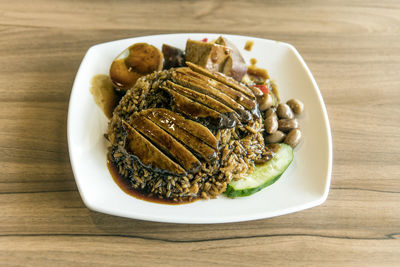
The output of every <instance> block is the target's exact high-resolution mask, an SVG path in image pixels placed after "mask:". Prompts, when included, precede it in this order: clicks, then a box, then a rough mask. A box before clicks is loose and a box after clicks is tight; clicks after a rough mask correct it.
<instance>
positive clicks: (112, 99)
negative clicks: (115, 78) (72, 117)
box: [90, 74, 120, 119]
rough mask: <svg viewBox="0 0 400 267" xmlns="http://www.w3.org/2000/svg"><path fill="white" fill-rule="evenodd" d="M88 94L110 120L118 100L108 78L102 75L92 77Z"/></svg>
mask: <svg viewBox="0 0 400 267" xmlns="http://www.w3.org/2000/svg"><path fill="white" fill-rule="evenodd" d="M90 93H91V94H92V95H93V99H94V101H95V102H96V104H97V105H98V106H99V107H100V108H101V109H102V110H103V112H104V114H105V115H106V116H107V118H109V119H111V117H112V114H113V111H114V109H115V107H116V106H117V105H118V102H119V100H120V98H119V97H118V95H117V93H116V92H115V90H114V87H113V84H112V82H111V80H110V77H109V76H107V75H103V74H98V75H96V76H94V77H93V78H92V81H91V87H90Z"/></svg>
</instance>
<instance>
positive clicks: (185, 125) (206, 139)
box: [143, 109, 217, 162]
mask: <svg viewBox="0 0 400 267" xmlns="http://www.w3.org/2000/svg"><path fill="white" fill-rule="evenodd" d="M143 115H144V116H146V117H147V118H148V119H149V120H151V121H152V122H154V123H156V124H157V125H158V126H160V127H161V128H162V129H164V130H165V131H167V132H168V133H170V134H171V135H172V136H173V137H175V138H176V139H177V140H179V141H180V142H181V143H182V144H184V145H185V146H186V147H188V148H189V149H190V150H191V151H193V152H194V153H195V154H197V155H198V156H200V157H201V158H203V159H205V160H206V161H208V162H211V161H213V160H215V159H216V157H217V153H216V147H217V140H216V138H215V136H214V135H213V134H212V133H211V132H210V131H209V130H208V129H207V128H206V127H204V126H203V125H201V124H200V123H197V122H194V121H190V120H186V119H185V118H183V117H182V116H179V115H178V114H176V113H174V112H172V111H170V110H167V109H148V110H145V111H143Z"/></svg>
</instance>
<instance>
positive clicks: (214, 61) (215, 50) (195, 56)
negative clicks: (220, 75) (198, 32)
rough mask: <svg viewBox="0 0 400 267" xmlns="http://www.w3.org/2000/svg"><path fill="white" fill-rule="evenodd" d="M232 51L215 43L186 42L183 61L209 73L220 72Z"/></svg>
mask: <svg viewBox="0 0 400 267" xmlns="http://www.w3.org/2000/svg"><path fill="white" fill-rule="evenodd" d="M231 53H232V49H231V48H229V47H226V46H224V45H219V44H216V43H207V42H203V41H196V40H190V39H189V40H187V42H186V50H185V59H186V61H189V62H192V63H194V64H196V65H199V66H201V67H204V68H207V69H209V70H211V71H218V72H222V71H223V68H224V64H225V61H226V60H227V59H228V57H229V56H230V54H231Z"/></svg>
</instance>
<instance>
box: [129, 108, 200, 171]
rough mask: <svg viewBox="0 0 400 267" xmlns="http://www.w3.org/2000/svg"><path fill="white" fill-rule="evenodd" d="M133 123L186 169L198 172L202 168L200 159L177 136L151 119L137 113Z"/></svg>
mask: <svg viewBox="0 0 400 267" xmlns="http://www.w3.org/2000/svg"><path fill="white" fill-rule="evenodd" d="M131 125H132V126H133V127H134V128H135V129H136V130H138V131H139V132H140V133H141V134H142V135H143V136H145V137H146V138H147V139H149V140H150V141H151V142H152V143H153V144H154V145H155V146H157V147H158V148H159V149H160V150H161V151H162V152H164V154H166V155H168V156H170V157H171V158H172V159H174V160H175V161H176V162H178V163H179V164H180V165H181V166H182V167H183V168H184V169H185V170H186V171H188V172H191V173H196V172H198V171H199V170H200V166H201V163H200V161H199V160H198V159H197V158H196V157H195V156H194V155H193V154H192V153H191V152H190V151H189V150H187V149H186V148H185V147H184V146H183V145H182V144H181V143H179V142H178V141H177V140H175V138H173V137H172V136H171V135H169V134H168V133H167V132H165V131H164V130H162V129H161V128H160V127H159V126H157V125H156V124H154V123H153V122H152V121H150V120H149V119H146V118H145V117H144V116H142V115H140V114H138V113H135V114H133V115H132V117H131Z"/></svg>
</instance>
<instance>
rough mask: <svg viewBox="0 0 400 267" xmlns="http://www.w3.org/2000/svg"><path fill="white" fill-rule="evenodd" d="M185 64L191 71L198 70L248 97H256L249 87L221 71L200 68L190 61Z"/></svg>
mask: <svg viewBox="0 0 400 267" xmlns="http://www.w3.org/2000/svg"><path fill="white" fill-rule="evenodd" d="M186 65H188V66H189V68H191V69H192V70H193V71H195V72H198V73H200V74H203V75H205V76H208V77H210V78H211V79H214V80H217V81H219V82H221V83H223V84H225V85H227V86H230V87H232V88H235V89H236V90H238V91H240V92H242V93H243V94H245V95H247V96H248V97H249V98H250V99H255V98H256V97H255V96H254V93H253V91H251V89H250V88H248V87H246V86H245V85H243V84H240V83H239V82H237V81H236V80H234V79H232V78H230V77H227V76H225V75H223V74H221V73H218V72H211V71H209V70H207V69H205V68H202V67H200V66H198V65H196V64H193V63H191V62H186Z"/></svg>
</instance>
